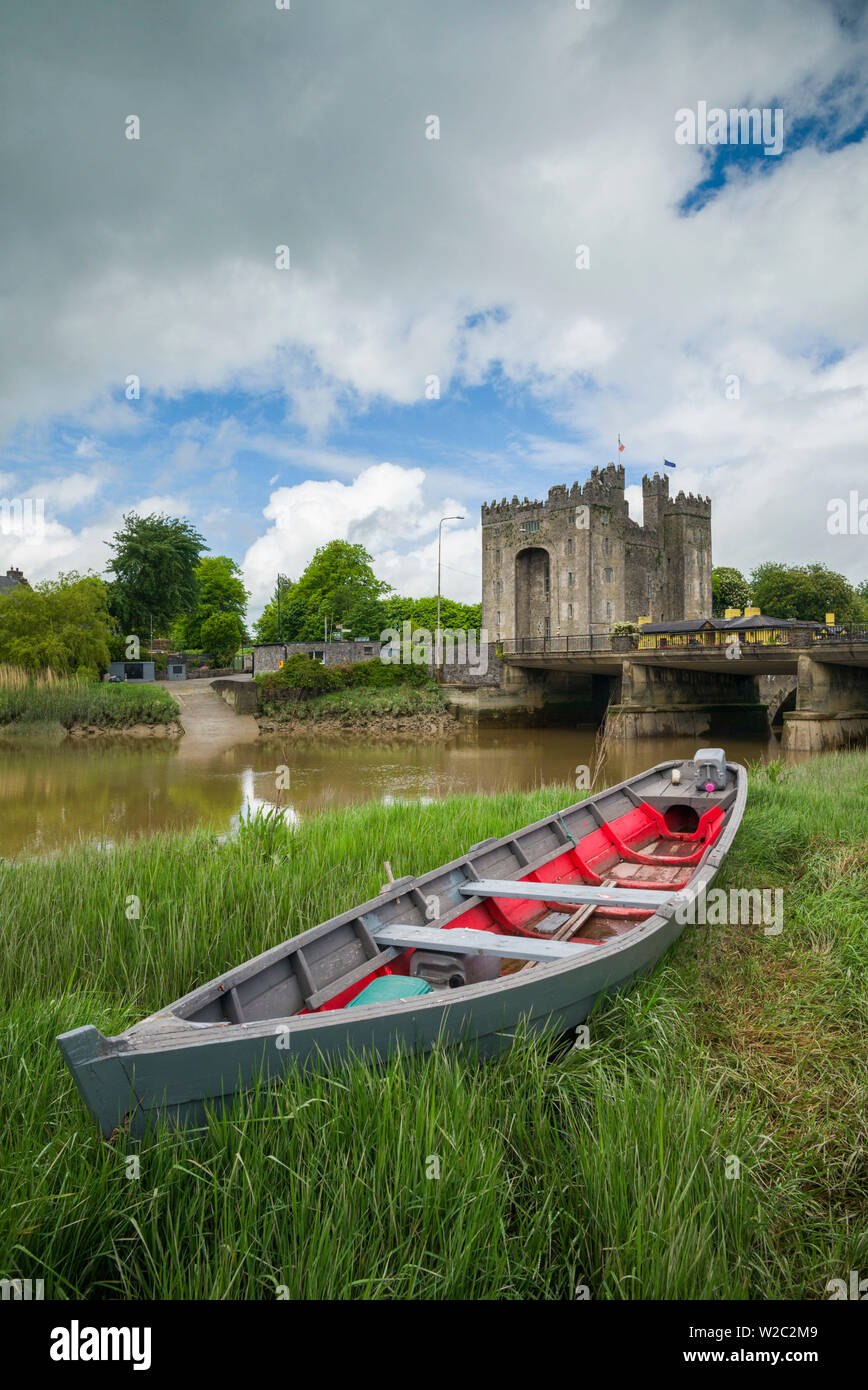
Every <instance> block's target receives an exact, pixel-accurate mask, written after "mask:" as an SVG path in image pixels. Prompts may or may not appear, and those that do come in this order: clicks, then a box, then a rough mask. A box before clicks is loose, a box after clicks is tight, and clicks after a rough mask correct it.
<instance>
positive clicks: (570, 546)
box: [567, 536, 575, 555]
mask: <svg viewBox="0 0 868 1390" xmlns="http://www.w3.org/2000/svg"><path fill="white" fill-rule="evenodd" d="M574 550H575V546H574V545H573V538H572V536H570V538H569V540H568V541H567V554H568V555H572V553H573V551H574Z"/></svg>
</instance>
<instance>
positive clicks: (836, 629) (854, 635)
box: [814, 623, 868, 642]
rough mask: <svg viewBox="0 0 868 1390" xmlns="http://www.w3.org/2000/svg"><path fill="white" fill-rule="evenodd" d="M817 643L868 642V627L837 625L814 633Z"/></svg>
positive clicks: (847, 624) (848, 624) (849, 624)
mask: <svg viewBox="0 0 868 1390" xmlns="http://www.w3.org/2000/svg"><path fill="white" fill-rule="evenodd" d="M814 641H815V642H868V627H865V626H864V625H862V624H858V623H844V624H841V625H838V624H835V626H833V627H827V628H826V627H824V628H822V629H821V630H820V631H819V632H815V633H814Z"/></svg>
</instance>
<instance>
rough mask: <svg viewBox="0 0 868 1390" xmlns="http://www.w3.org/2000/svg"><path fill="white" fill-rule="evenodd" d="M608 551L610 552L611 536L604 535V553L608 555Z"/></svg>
mask: <svg viewBox="0 0 868 1390" xmlns="http://www.w3.org/2000/svg"><path fill="white" fill-rule="evenodd" d="M608 553H609V537H608V536H604V537H603V554H604V555H608Z"/></svg>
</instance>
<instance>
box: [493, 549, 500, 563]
mask: <svg viewBox="0 0 868 1390" xmlns="http://www.w3.org/2000/svg"><path fill="white" fill-rule="evenodd" d="M494 563H495V564H496V565H499V564H500V551H499V550H495V552H494Z"/></svg>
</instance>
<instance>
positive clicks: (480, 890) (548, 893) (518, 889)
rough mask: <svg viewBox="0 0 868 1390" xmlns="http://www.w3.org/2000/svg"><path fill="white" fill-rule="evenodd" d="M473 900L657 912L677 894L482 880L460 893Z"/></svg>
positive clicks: (650, 889) (468, 884) (658, 890)
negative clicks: (646, 909) (639, 909)
mask: <svg viewBox="0 0 868 1390" xmlns="http://www.w3.org/2000/svg"><path fill="white" fill-rule="evenodd" d="M459 891H460V892H461V893H464V894H465V896H467V897H472V898H521V899H523V900H525V901H539V902H544V903H569V904H570V905H575V906H576V907H579V906H581V905H582V904H584V903H593V904H594V905H595V906H596V907H638V908H648V909H649V910H651V911H653V910H654V909H655V908H658V907H660V906H661V905H662V904H663V903H665V902H668V901H669V899H670V898H671V897H672V896H673V893H675V892H676V891H677V890H676V889H674V888H673V889H672V891H671V892H667V891H666V890H663V889H656V888H598V887H594V886H593V885H589V884H587V883H579V884H576V883H528V882H527V880H526V879H511V878H478V879H474V880H473V882H471V883H462V884H461V887H460V889H459Z"/></svg>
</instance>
